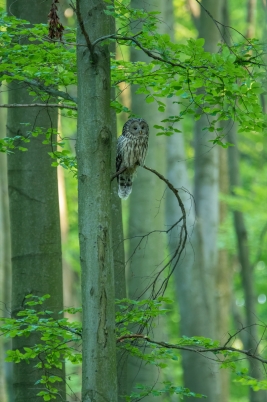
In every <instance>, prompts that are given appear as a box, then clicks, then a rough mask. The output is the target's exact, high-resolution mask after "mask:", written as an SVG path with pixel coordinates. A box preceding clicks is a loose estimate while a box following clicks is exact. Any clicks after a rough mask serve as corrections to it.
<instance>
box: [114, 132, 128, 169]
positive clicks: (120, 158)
mask: <svg viewBox="0 0 267 402" xmlns="http://www.w3.org/2000/svg"><path fill="white" fill-rule="evenodd" d="M125 140H126V138H125V137H124V135H121V136H120V137H119V138H118V141H117V155H116V171H117V172H118V171H119V170H120V169H121V167H122V162H123V146H124V142H125Z"/></svg>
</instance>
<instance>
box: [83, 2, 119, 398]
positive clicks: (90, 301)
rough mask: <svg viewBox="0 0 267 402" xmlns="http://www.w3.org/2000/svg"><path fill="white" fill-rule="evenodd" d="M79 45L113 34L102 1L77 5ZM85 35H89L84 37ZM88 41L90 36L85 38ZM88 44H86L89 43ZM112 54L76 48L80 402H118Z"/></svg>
mask: <svg viewBox="0 0 267 402" xmlns="http://www.w3.org/2000/svg"><path fill="white" fill-rule="evenodd" d="M76 6H77V19H78V22H79V24H78V32H77V42H78V43H79V44H84V45H86V44H87V43H88V38H89V40H90V41H91V42H93V41H95V40H96V39H97V38H99V37H102V36H104V35H108V34H110V30H111V26H112V25H111V19H110V17H108V16H107V15H106V14H105V13H104V10H105V7H106V3H105V2H104V1H101V0H89V1H87V0H78V1H77V5H76ZM83 29H84V30H86V32H87V34H85V35H84V32H83ZM87 35H88V36H87ZM86 38H87V41H86ZM109 61H110V53H109V49H108V46H106V45H104V46H102V45H101V44H100V45H98V46H97V47H96V48H95V49H94V53H93V55H92V53H91V51H89V49H88V47H84V46H77V63H78V110H79V113H78V133H77V135H78V137H77V162H78V216H79V239H80V249H81V251H80V252H81V257H80V258H81V268H82V307H83V375H82V401H84V402H85V401H88V402H89V401H92V400H97V401H99V402H101V401H110V402H115V401H117V373H116V345H115V320H114V317H115V308H114V297H115V291H114V272H113V270H114V264H113V253H112V229H111V192H110V175H111V146H112V133H111V131H110V127H111V117H110V95H111V93H110V91H111V90H110V62H109Z"/></svg>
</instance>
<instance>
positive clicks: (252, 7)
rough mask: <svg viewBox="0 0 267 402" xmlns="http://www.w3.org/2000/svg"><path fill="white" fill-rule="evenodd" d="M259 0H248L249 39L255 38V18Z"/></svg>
mask: <svg viewBox="0 0 267 402" xmlns="http://www.w3.org/2000/svg"><path fill="white" fill-rule="evenodd" d="M256 6H257V0H247V33H246V37H247V38H253V36H254V34H255V16H256Z"/></svg>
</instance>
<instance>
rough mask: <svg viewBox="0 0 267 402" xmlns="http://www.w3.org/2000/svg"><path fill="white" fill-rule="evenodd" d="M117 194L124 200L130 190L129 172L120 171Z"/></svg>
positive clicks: (131, 182)
mask: <svg viewBox="0 0 267 402" xmlns="http://www.w3.org/2000/svg"><path fill="white" fill-rule="evenodd" d="M118 185H119V188H118V196H119V197H120V198H122V199H123V200H126V199H127V198H128V197H129V195H130V194H131V192H132V186H133V175H132V174H129V173H126V172H125V173H122V174H120V175H119V177H118Z"/></svg>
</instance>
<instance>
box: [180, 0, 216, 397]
mask: <svg viewBox="0 0 267 402" xmlns="http://www.w3.org/2000/svg"><path fill="white" fill-rule="evenodd" d="M201 4H202V5H203V7H205V8H206V9H207V10H208V11H209V12H210V13H211V15H212V16H213V18H215V19H216V20H219V21H221V8H222V3H221V1H217V2H214V1H211V0H204V1H202V3H201ZM198 27H199V37H203V38H205V50H206V51H210V52H216V51H217V42H219V39H220V37H219V31H218V30H217V27H216V25H215V23H214V21H213V20H212V19H211V18H210V16H208V15H207V14H206V12H205V11H204V10H203V8H201V14H200V17H199V25H198ZM207 125H208V121H207V119H206V117H205V116H203V117H202V118H201V119H200V120H199V121H197V122H196V126H195V142H194V149H195V179H194V183H195V184H194V203H195V214H196V215H195V216H196V221H195V224H194V226H191V225H190V220H192V219H194V216H193V212H192V209H191V210H190V209H189V208H188V203H189V201H187V203H186V205H187V210H188V211H189V217H188V221H189V222H188V231H189V234H190V233H191V232H192V230H193V234H192V237H191V243H190V244H188V245H187V250H186V255H185V259H184V261H183V263H181V264H180V265H179V267H178V269H177V276H176V283H177V288H178V297H179V306H180V313H181V322H180V329H181V334H182V335H186V336H189V337H190V336H194V335H197V336H205V337H209V338H213V339H216V335H217V334H216V313H217V311H216V304H215V302H216V297H215V296H216V293H215V286H216V268H217V251H216V250H217V228H218V220H219V214H218V165H219V164H218V149H217V148H216V147H211V143H209V142H208V141H209V140H210V139H212V138H213V137H214V135H211V134H207V133H208V132H207V131H203V128H204V127H205V126H207ZM181 159H184V158H183V157H182V156H181ZM177 169H178V168H177ZM181 169H182V165H181V166H180V170H181ZM183 169H184V168H183ZM184 180H185V178H182V179H181V181H180V180H179V182H181V184H183V183H184ZM179 186H180V185H179ZM194 203H193V201H192V202H191V207H193V204H194ZM183 368H184V385H185V386H186V387H188V388H189V389H191V390H192V391H194V392H199V393H203V394H205V395H207V401H210V402H213V401H219V400H220V395H221V388H220V376H219V373H218V372H219V367H218V366H217V365H216V364H214V363H213V362H211V361H210V360H208V359H206V358H203V357H201V356H198V355H194V356H192V355H189V354H188V353H184V354H183ZM193 400H194V398H188V402H189V401H190V402H191V401H193Z"/></svg>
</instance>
